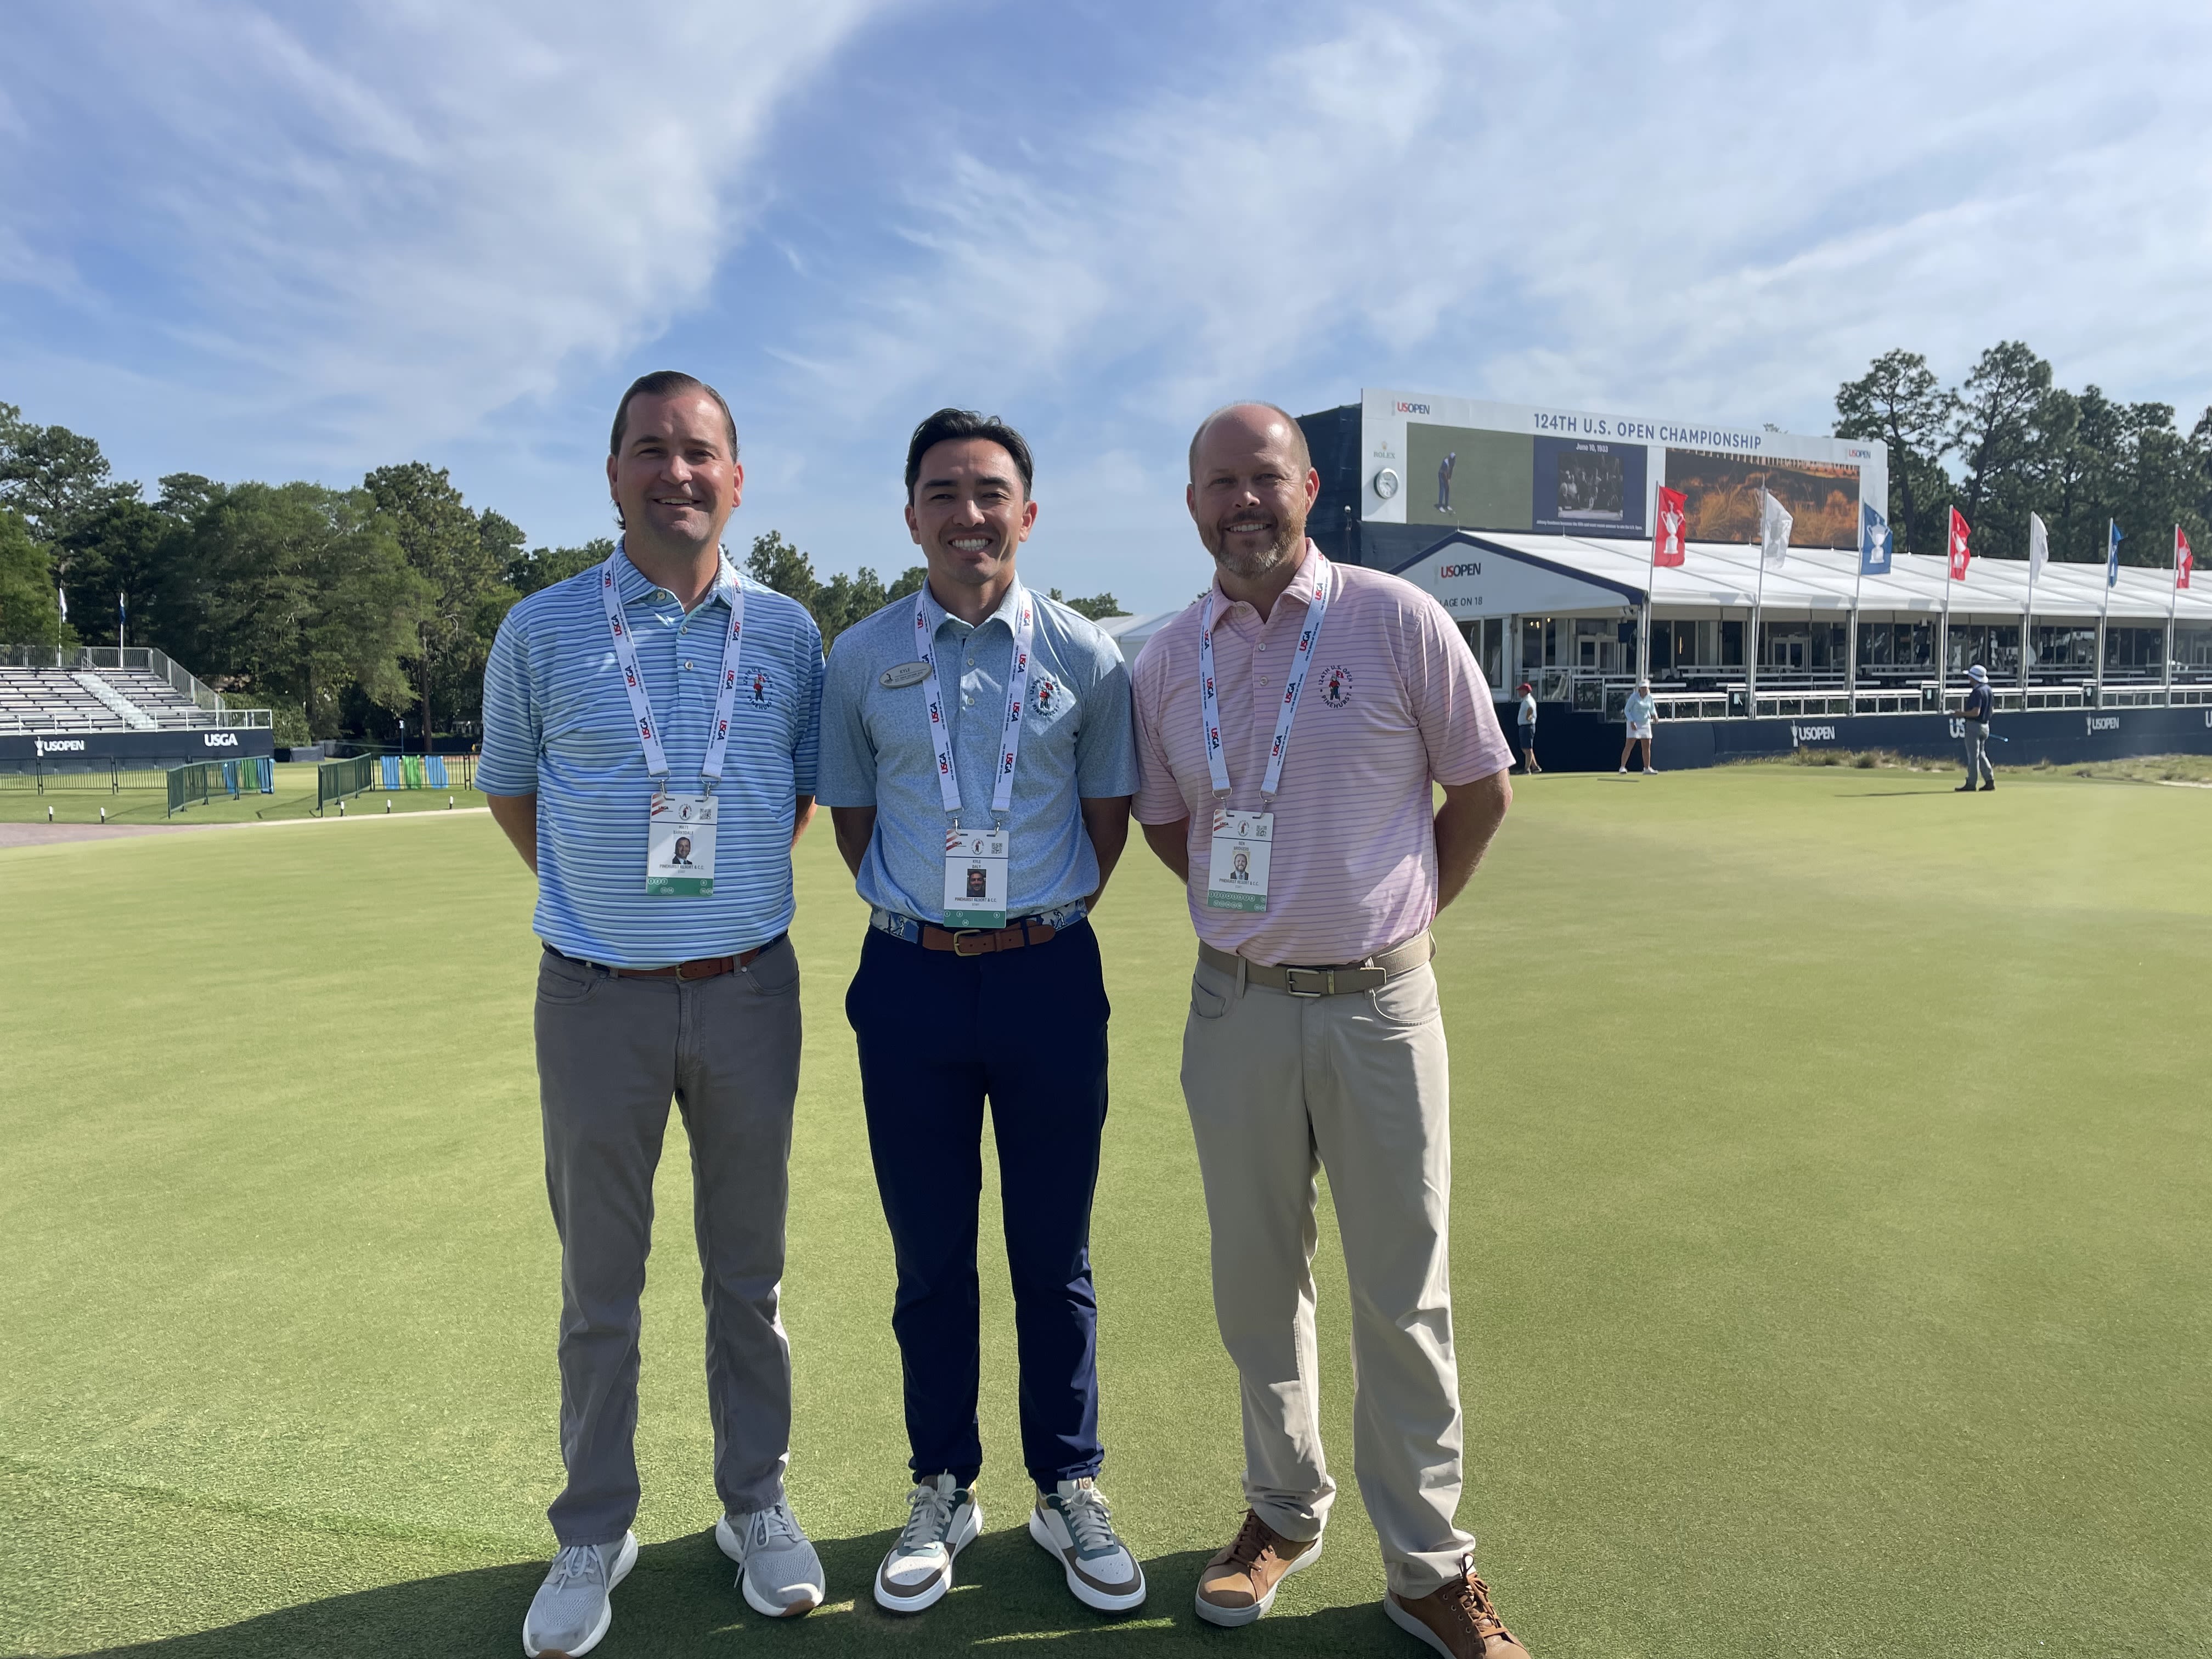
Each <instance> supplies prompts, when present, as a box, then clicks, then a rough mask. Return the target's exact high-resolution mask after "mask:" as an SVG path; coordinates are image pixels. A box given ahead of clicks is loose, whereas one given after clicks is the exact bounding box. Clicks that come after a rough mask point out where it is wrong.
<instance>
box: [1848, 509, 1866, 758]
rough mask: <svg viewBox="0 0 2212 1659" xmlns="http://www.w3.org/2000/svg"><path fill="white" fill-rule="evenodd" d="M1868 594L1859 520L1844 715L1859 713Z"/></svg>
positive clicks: (1863, 527) (1863, 531)
mask: <svg viewBox="0 0 2212 1659" xmlns="http://www.w3.org/2000/svg"><path fill="white" fill-rule="evenodd" d="M1865 592H1866V520H1864V518H1862V519H1861V520H1859V574H1858V579H1857V580H1856V581H1854V582H1853V583H1852V584H1851V631H1850V635H1849V637H1848V638H1846V639H1845V640H1844V714H1857V713H1858V712H1859V600H1860V599H1861V598H1862V597H1863V595H1864V594H1865Z"/></svg>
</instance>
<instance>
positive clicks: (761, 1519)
mask: <svg viewBox="0 0 2212 1659" xmlns="http://www.w3.org/2000/svg"><path fill="white" fill-rule="evenodd" d="M745 1531H746V1532H747V1534H750V1541H751V1543H752V1547H754V1548H755V1549H768V1548H770V1547H773V1546H775V1545H777V1544H795V1543H797V1542H799V1539H800V1537H801V1536H802V1534H800V1532H799V1522H798V1520H797V1519H796V1518H795V1517H794V1516H793V1515H792V1513H791V1504H790V1502H789V1500H785V1501H784V1502H782V1503H779V1504H770V1505H769V1507H768V1508H767V1509H764V1510H754V1511H753V1512H752V1514H751V1516H749V1517H748V1518H747V1522H746V1525H745Z"/></svg>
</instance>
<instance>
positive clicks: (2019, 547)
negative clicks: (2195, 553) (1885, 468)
mask: <svg viewBox="0 0 2212 1659" xmlns="http://www.w3.org/2000/svg"><path fill="white" fill-rule="evenodd" d="M1835 433H1836V435H1837V436H1838V437H1839V438H1868V439H1875V440H1878V441H1881V442H1882V443H1884V444H1887V446H1888V447H1889V523H1890V528H1891V532H1892V534H1893V538H1894V540H1895V542H1896V544H1897V545H1898V546H1899V548H1901V549H1904V550H1906V551H1909V552H1916V553H1936V554H1940V553H1941V552H1942V550H1943V546H1944V534H1945V529H1946V526H1947V524H1948V517H1947V515H1948V513H1949V511H1950V509H1951V508H1953V507H1957V508H1958V509H1959V512H1960V514H1962V515H1963V516H1964V517H1965V519H1966V522H1967V523H1968V524H1969V525H1970V526H1972V529H1973V550H1974V552H1975V554H1976V555H1977V556H1982V555H1990V556H1996V557H1999V558H2025V557H2027V532H2028V526H2027V515H2028V514H2029V513H2039V514H2041V515H2042V519H2043V521H2044V523H2045V526H2047V527H2048V528H2049V530H2050V532H2051V557H2052V558H2054V559H2072V560H2077V561H2095V562H2103V560H2104V558H2105V556H2106V522H2107V520H2111V521H2114V522H2117V523H2118V525H2119V526H2120V529H2121V531H2122V532H2124V536H2123V539H2122V541H2121V543H2120V558H2121V561H2122V562H2124V563H2126V564H2136V565H2156V566H2161V567H2163V566H2166V565H2168V564H2169V563H2170V562H2172V557H2173V527H2174V526H2176V525H2179V526H2181V527H2182V529H2183V530H2184V531H2185V532H2187V534H2188V536H2189V538H2190V542H2191V545H2192V546H2194V547H2195V548H2197V550H2199V552H2200V555H2201V553H2202V552H2203V550H2205V549H2206V548H2208V547H2209V546H2212V537H2208V535H2207V529H2208V526H2212V408H2208V409H2206V410H2205V411H2204V413H2203V416H2200V417H2199V418H2198V420H2197V423H2196V424H2195V425H2194V426H2193V427H2191V428H2190V430H2189V431H2187V432H2183V431H2182V430H2181V429H2180V428H2179V427H2178V426H2177V425H2176V424H2175V422H2174V409H2173V405H2172V404H2160V403H2122V402H2119V401H2118V400H2117V399H2115V398H2111V397H2108V396H2107V395H2106V393H2105V392H2104V391H2103V390H2102V389H2101V388H2100V387H2098V386H2093V385H2092V386H2085V387H2084V388H2083V389H2082V390H2081V391H2080V392H2069V391H2068V390H2066V388H2065V387H2063V386H2059V385H2057V383H2056V382H2055V380H2053V378H2052V375H2051V365H2050V364H2049V363H2048V362H2045V361H2044V360H2043V359H2042V358H2040V357H2039V356H2036V355H2035V353H2034V352H2033V351H2032V350H2030V349H2028V347H2027V346H2026V345H2025V344H2023V343H2021V342H2020V341H2017V340H2006V341H2002V342H2000V343H1997V344H1996V345H1993V346H1991V347H1990V349H1988V350H1986V351H1984V353H1982V355H1981V357H1980V359H1979V360H1978V362H1976V363H1975V364H1974V366H1973V368H1972V369H1971V370H1970V371H1969V372H1968V373H1967V374H1966V378H1965V379H1964V380H1961V381H1960V383H1959V384H1958V385H1956V386H1945V385H1943V384H1942V382H1941V381H1940V380H1938V379H1937V377H1936V374H1935V372H1934V371H1933V370H1932V369H1930V368H1929V367H1928V360H1927V359H1926V358H1925V357H1923V356H1921V355H1920V354H1919V353H1918V352H1915V351H1904V350H1898V351H1887V352H1884V353H1883V354H1882V355H1881V356H1879V357H1877V358H1875V360H1874V362H1873V363H1872V364H1871V365H1870V366H1869V368H1868V369H1867V372H1866V373H1865V374H1863V375H1862V376H1860V377H1859V378H1858V379H1857V380H1846V381H1844V384H1843V386H1841V387H1839V388H1838V391H1837V392H1836V426H1835Z"/></svg>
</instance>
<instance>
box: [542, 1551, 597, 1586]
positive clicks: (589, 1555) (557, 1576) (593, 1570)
mask: <svg viewBox="0 0 2212 1659" xmlns="http://www.w3.org/2000/svg"><path fill="white" fill-rule="evenodd" d="M606 1581H607V1564H606V1562H605V1559H603V1558H602V1557H601V1556H600V1554H599V1546H597V1545H596V1544H569V1545H567V1546H565V1547H563V1548H562V1550H561V1552H560V1553H559V1554H557V1555H556V1556H555V1557H554V1558H553V1588H554V1589H579V1588H581V1587H584V1586H587V1585H592V1584H604V1583H606Z"/></svg>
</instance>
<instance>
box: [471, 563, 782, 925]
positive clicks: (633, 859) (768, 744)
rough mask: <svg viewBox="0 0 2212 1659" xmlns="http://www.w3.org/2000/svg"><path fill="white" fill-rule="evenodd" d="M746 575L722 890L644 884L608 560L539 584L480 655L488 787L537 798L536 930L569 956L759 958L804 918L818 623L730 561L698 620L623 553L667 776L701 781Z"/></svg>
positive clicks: (726, 787) (639, 759)
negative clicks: (794, 842)
mask: <svg viewBox="0 0 2212 1659" xmlns="http://www.w3.org/2000/svg"><path fill="white" fill-rule="evenodd" d="M733 585H738V586H742V587H743V588H744V596H745V631H744V638H743V640H742V641H739V654H738V701H737V708H736V711H735V714H734V715H733V716H732V720H731V722H730V748H729V753H728V755H727V756H726V757H725V759H724V761H723V763H722V781H721V783H720V786H719V787H718V788H717V789H716V791H715V793H716V795H717V797H718V798H719V799H720V813H719V815H718V817H717V821H716V825H715V841H714V895H713V896H712V897H708V898H663V897H653V896H647V893H646V890H645V844H646V811H647V806H648V805H649V804H650V802H651V801H652V799H653V779H652V776H651V775H650V774H648V773H647V771H646V769H645V754H644V751H643V750H642V749H641V747H640V746H639V744H638V738H637V731H636V728H635V726H633V725H632V724H631V720H630V712H629V696H628V695H627V694H626V693H625V692H624V691H623V682H622V672H621V670H620V669H619V667H618V666H617V664H616V659H615V653H614V647H613V646H612V645H611V643H610V641H609V640H608V638H607V619H606V612H605V610H604V609H602V607H601V605H600V603H599V566H597V565H593V566H592V568H590V569H588V570H586V571H582V572H580V573H579V574H576V575H574V576H571V577H569V578H568V580H566V581H562V582H556V583H555V584H554V585H553V586H550V587H548V588H545V589H544V590H543V591H542V592H536V593H532V595H531V596H530V597H529V598H527V599H524V600H523V601H522V602H521V603H520V605H516V606H515V607H514V609H513V610H512V611H508V612H507V620H506V621H504V622H503V623H501V624H500V628H499V635H498V637H497V638H496V639H495V640H494V641H493V642H492V647H491V657H490V659H489V661H488V662H487V663H486V664H485V665H484V691H483V721H484V736H483V760H482V761H481V762H480V763H478V765H477V786H478V787H480V788H482V789H483V792H484V793H486V794H490V795H528V794H533V793H534V794H535V795H536V796H537V797H538V913H537V917H536V921H535V924H534V925H535V927H536V929H537V933H538V937H539V938H540V939H544V940H545V941H546V943H548V944H549V945H552V946H553V947H554V948H555V949H556V950H558V951H565V952H566V953H567V954H568V955H569V956H572V957H581V958H583V959H584V960H585V961H586V962H598V963H605V964H607V965H608V966H610V967H615V968H660V967H665V966H667V965H668V964H669V963H675V962H689V961H690V960H692V959H693V958H695V957H714V956H724V955H727V954H729V953H731V952H734V951H750V950H751V949H752V948H753V947H754V946H755V945H764V944H766V943H767V942H768V941H769V939H774V938H775V936H776V935H777V934H778V933H781V932H783V930H784V929H785V928H787V927H789V926H790V925H791V917H792V910H793V898H792V888H791V823H792V811H793V804H794V800H795V798H796V797H798V796H799V795H802V794H812V793H814V783H815V776H814V775H815V744H816V732H817V725H818V720H819V711H820V708H821V703H822V635H821V632H820V630H819V629H817V628H816V627H815V625H814V619H813V617H811V616H809V615H808V614H807V613H806V611H805V608H804V607H803V606H801V605H799V604H798V603H797V602H796V601H794V600H792V599H786V598H785V597H784V596H783V595H782V594H781V593H776V592H771V591H770V590H769V589H768V588H765V587H763V586H760V584H759V583H757V582H756V581H754V580H751V579H750V577H745V576H741V575H740V574H738V572H737V571H736V570H735V569H734V568H732V566H731V564H730V562H729V560H728V558H727V557H726V556H725V557H724V559H723V561H722V568H721V571H720V574H719V575H717V576H716V577H715V579H714V586H713V588H712V589H710V590H709V591H708V596H707V597H706V598H705V599H702V601H701V602H700V604H699V605H698V606H697V608H696V609H695V610H694V611H692V612H691V614H690V616H688V617H687V616H685V615H684V607H683V606H682V605H678V603H677V601H676V597H675V595H673V594H672V593H670V592H667V591H665V589H662V588H659V587H657V586H654V585H653V582H652V581H651V580H648V579H647V577H646V576H645V575H644V574H642V573H641V572H640V571H639V570H638V568H637V567H636V566H635V565H633V564H632V563H630V562H629V557H628V556H627V555H625V556H623V559H622V565H621V569H620V572H619V574H618V577H617V584H616V591H617V593H618V595H619V596H620V598H621V600H622V606H623V616H624V617H627V618H628V619H629V629H630V638H631V641H632V642H633V643H635V646H636V647H637V659H638V666H639V668H640V669H641V671H643V674H644V677H645V686H646V694H647V696H648V697H650V698H651V699H652V702H653V718H654V720H656V721H657V722H658V723H659V727H660V735H661V742H662V746H663V747H664V748H665V750H666V751H667V755H668V766H669V772H668V781H667V787H668V788H670V789H671V790H674V791H678V792H689V791H692V790H696V789H697V788H699V787H700V777H699V767H700V763H701V762H702V760H704V758H705V757H706V752H707V736H708V726H710V725H711V724H712V723H713V720H714V691H715V687H716V684H717V681H718V678H719V677H720V671H721V666H722V641H723V639H724V637H725V636H726V634H727V633H728V630H729V614H730V602H729V593H730V590H731V588H732V586H733Z"/></svg>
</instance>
